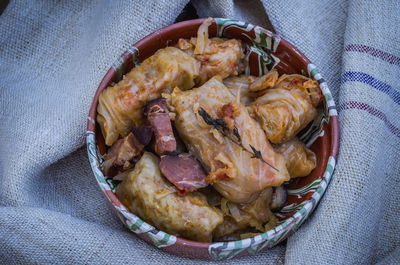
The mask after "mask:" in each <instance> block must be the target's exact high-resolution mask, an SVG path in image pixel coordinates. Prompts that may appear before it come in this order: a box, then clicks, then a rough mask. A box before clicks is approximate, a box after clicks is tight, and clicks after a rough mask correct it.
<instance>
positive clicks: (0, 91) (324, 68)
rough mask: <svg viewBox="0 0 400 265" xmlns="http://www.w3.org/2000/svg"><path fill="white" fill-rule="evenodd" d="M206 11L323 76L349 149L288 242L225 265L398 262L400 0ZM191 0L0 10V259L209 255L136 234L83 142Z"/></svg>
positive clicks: (101, 260) (207, 6) (244, 4)
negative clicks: (97, 96) (121, 73)
mask: <svg viewBox="0 0 400 265" xmlns="http://www.w3.org/2000/svg"><path fill="white" fill-rule="evenodd" d="M192 2H193V5H194V6H195V7H196V9H197V12H198V14H199V16H201V17H207V16H214V17H229V18H238V19H241V20H245V21H248V22H252V23H255V24H258V25H266V15H265V14H266V13H267V14H268V16H269V18H270V20H271V22H272V24H273V26H274V28H275V30H276V31H277V33H278V34H280V35H281V36H283V37H284V38H285V39H287V40H289V41H290V42H292V43H293V44H294V45H295V46H297V47H298V48H299V49H300V50H301V51H303V52H304V53H305V55H306V56H307V57H308V58H309V59H310V60H311V61H312V62H313V63H314V64H315V65H317V66H318V67H319V69H320V72H321V73H322V74H323V75H324V77H325V78H326V79H327V81H328V84H329V86H330V89H331V91H332V92H333V95H334V98H335V101H336V103H337V106H338V109H339V120H340V129H341V141H340V152H339V158H338V162H337V168H336V171H335V174H334V177H333V179H332V181H331V184H330V186H329V188H328V190H327V192H326V194H325V196H324V198H323V199H322V201H321V203H320V205H319V207H318V208H317V210H316V211H315V212H314V213H313V215H312V216H311V217H310V218H309V219H308V220H307V221H306V222H305V223H304V224H303V225H302V227H301V228H300V229H299V230H298V232H297V233H296V234H294V235H293V236H292V237H291V238H290V239H289V240H288V241H287V243H286V242H285V243H283V244H281V245H279V246H277V247H275V248H273V249H271V250H268V251H264V252H262V253H259V254H257V255H255V256H250V257H246V258H242V259H237V260H232V261H229V262H222V263H233V264H235V263H238V264H239V263H241V264H242V263H252V264H267V263H268V264H271V263H278V264H282V263H287V264H372V263H381V264H396V263H397V264H399V263H400V246H399V241H400V222H399V216H400V215H399V206H400V205H399V203H400V197H399V194H400V188H399V187H400V176H399V175H400V152H399V151H400V119H399V116H400V83H399V76H400V30H399V27H400V4H399V3H400V2H399V1H395V0H393V1H389V0H385V1H360V0H359V1H357V0H349V1H338V0H327V1H318V0H309V1H300V0H299V1H295V0H289V1H266V0H264V1H257V0H252V1H229V0H224V1H213V0H209V1H200V0H196V1H192ZM187 3H188V0H179V1H165V0H163V1H154V2H153V1H144V0H142V1H122V0H118V1H78V0H77V1H46V0H42V1H11V2H10V4H9V5H8V7H7V8H6V10H5V11H4V13H3V14H2V15H1V16H0V110H1V112H0V143H1V145H0V246H1V247H0V263H4V264H30V263H40V264H42V263H43V264H44V263H48V264H50V263H51V264H57V263H68V264H78V263H80V264H83V263H85V264H111V263H145V264H148V263H152V264H176V263H185V264H186V263H201V262H202V261H194V260H188V259H185V258H181V257H176V256H173V255H170V254H167V253H164V252H162V251H159V250H157V249H155V248H154V247H151V246H149V245H147V244H146V243H143V242H142V241H141V240H139V239H137V238H136V237H135V236H134V235H133V234H132V233H131V232H129V231H128V230H127V229H126V228H125V227H123V226H122V224H121V223H120V221H119V220H118V219H117V218H116V217H115V216H114V215H113V213H112V212H111V211H110V209H109V207H108V205H107V202H106V199H105V198H104V197H103V195H102V193H101V191H100V189H99V188H98V186H97V184H96V182H95V180H94V177H93V175H92V173H91V170H90V166H89V162H88V160H87V156H86V149H85V147H84V134H85V128H86V117H87V114H88V110H89V106H90V103H91V99H92V97H93V95H94V92H95V90H96V88H97V86H98V84H99V82H100V80H101V79H102V77H103V76H104V74H105V73H106V71H107V70H108V68H109V67H110V65H111V64H112V63H113V62H114V60H115V59H116V58H117V57H118V56H119V55H120V54H121V53H122V52H123V51H124V50H125V49H126V48H127V47H128V45H129V44H132V43H134V42H136V41H137V40H139V39H140V38H142V37H144V36H145V35H147V34H149V33H150V32H152V31H154V30H156V29H159V28H161V27H163V26H166V25H169V24H171V23H173V22H174V20H175V18H176V17H177V16H178V15H179V13H180V12H181V11H182V9H183V8H184V6H185V5H186V4H187Z"/></svg>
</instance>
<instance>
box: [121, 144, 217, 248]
mask: <svg viewBox="0 0 400 265" xmlns="http://www.w3.org/2000/svg"><path fill="white" fill-rule="evenodd" d="M159 162H160V160H159V158H158V157H156V156H155V155H153V154H152V153H149V152H146V153H144V154H143V156H142V158H141V159H140V160H139V162H137V164H136V165H135V168H134V170H133V171H131V172H130V173H129V175H128V176H127V177H126V178H125V180H124V181H123V182H121V184H120V185H119V186H118V188H117V191H116V195H117V197H118V199H119V200H120V201H121V202H122V203H123V204H124V205H125V206H126V207H127V208H128V209H129V210H130V211H131V212H132V213H135V214H137V215H138V216H140V217H141V218H142V219H143V220H145V221H146V222H148V223H150V224H153V225H155V226H156V227H157V228H159V229H161V230H163V231H165V232H167V233H170V234H173V235H178V236H182V237H185V238H188V239H192V240H197V241H203V242H208V241H211V239H212V232H213V230H214V229H215V227H216V226H218V225H219V224H221V223H222V221H223V217H222V214H221V213H220V212H219V210H217V209H216V208H215V207H212V206H210V205H209V204H208V203H207V199H206V198H205V196H204V195H202V194H201V193H199V192H193V193H189V194H187V195H186V196H184V197H181V196H178V195H177V190H176V188H175V187H174V186H173V185H172V184H171V183H169V182H168V181H167V180H166V179H165V178H164V177H163V176H162V175H161V172H160V169H159V166H158V165H159Z"/></svg>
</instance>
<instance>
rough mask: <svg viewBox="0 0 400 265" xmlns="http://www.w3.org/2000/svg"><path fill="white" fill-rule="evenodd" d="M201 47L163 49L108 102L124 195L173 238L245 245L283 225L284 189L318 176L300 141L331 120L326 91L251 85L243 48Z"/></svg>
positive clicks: (114, 164)
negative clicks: (315, 124) (324, 112)
mask: <svg viewBox="0 0 400 265" xmlns="http://www.w3.org/2000/svg"><path fill="white" fill-rule="evenodd" d="M210 24H211V19H207V20H205V22H204V23H203V24H202V25H201V26H200V27H199V30H198V35H197V38H191V39H180V40H179V41H178V42H177V43H176V44H175V45H174V46H170V47H167V48H164V49H159V50H158V51H157V52H156V53H155V54H154V55H152V56H151V57H149V58H147V59H146V60H144V61H143V62H142V63H141V64H140V65H139V66H137V67H135V68H133V69H132V70H131V71H130V72H129V73H127V74H126V75H125V76H124V77H123V79H122V80H121V81H120V82H118V83H117V84H113V85H111V86H109V87H107V88H106V89H105V90H104V91H103V92H102V93H101V94H100V97H99V104H98V107H97V123H98V124H99V126H100V128H101V131H102V134H103V136H104V139H105V143H106V145H107V146H108V149H107V152H106V154H105V155H104V156H103V159H104V160H103V163H102V170H103V172H104V175H105V176H106V177H107V178H112V179H113V180H114V181H115V182H117V183H119V184H118V186H117V188H116V196H117V197H118V198H119V200H120V201H121V202H122V203H123V204H124V205H125V206H126V207H127V208H128V209H129V210H130V211H131V212H132V213H134V214H136V215H137V216H139V217H140V218H142V219H143V220H144V221H146V222H148V223H149V224H151V225H153V226H155V227H156V228H158V229H161V230H163V231H165V232H167V233H170V234H173V235H176V236H180V237H183V238H186V239H191V240H195V241H201V242H212V241H228V240H238V239H243V238H247V237H251V236H254V235H256V234H259V233H263V232H265V231H267V230H269V229H271V228H273V227H275V226H276V225H277V217H276V216H275V214H274V212H275V211H277V210H279V209H280V208H282V207H283V205H284V204H285V200H286V195H287V194H286V189H285V184H286V183H287V182H288V181H290V180H291V179H294V178H298V177H304V176H307V175H309V174H310V172H311V171H312V170H313V169H314V168H315V167H316V163H317V157H316V155H315V154H314V153H313V151H311V150H310V149H309V148H307V147H306V146H305V144H304V143H302V142H301V141H300V140H299V139H298V138H297V134H298V133H299V132H300V131H301V130H303V129H304V128H306V127H307V125H308V124H310V122H312V121H313V120H314V119H316V117H317V115H318V113H319V112H320V111H321V106H320V105H321V102H322V94H321V90H320V88H319V85H318V82H316V81H314V80H312V79H310V78H308V77H306V76H303V75H298V74H292V75H281V76H279V73H278V71H276V70H275V69H272V70H270V71H269V72H268V73H267V74H265V75H263V76H251V75H245V74H244V69H245V67H246V64H247V62H246V59H245V56H244V50H243V49H244V48H243V45H242V43H241V41H240V40H237V39H225V38H209V36H208V27H209V25H210Z"/></svg>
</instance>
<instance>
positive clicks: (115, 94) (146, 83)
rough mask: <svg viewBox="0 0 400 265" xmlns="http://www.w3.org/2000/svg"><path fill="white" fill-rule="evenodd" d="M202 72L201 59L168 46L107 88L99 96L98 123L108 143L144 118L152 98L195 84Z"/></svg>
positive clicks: (125, 133) (110, 143)
mask: <svg viewBox="0 0 400 265" xmlns="http://www.w3.org/2000/svg"><path fill="white" fill-rule="evenodd" d="M198 75H199V62H198V61H196V60H195V59H194V58H193V57H191V56H189V55H188V54H186V53H185V52H182V51H181V50H179V49H177V48H174V47H168V48H165V49H160V50H158V51H157V52H156V53H155V54H154V55H153V56H151V57H149V58H147V59H146V60H144V61H143V62H142V63H141V64H140V65H139V66H138V67H135V68H133V69H132V70H131V71H130V72H129V73H128V74H127V75H125V76H124V78H123V80H121V81H120V82H119V83H118V84H116V85H114V86H110V87H108V88H106V89H105V90H104V91H103V92H102V93H101V94H100V97H99V105H98V106H97V113H98V115H97V122H98V123H99V125H100V128H101V130H102V133H103V136H104V138H105V142H106V144H107V145H109V146H110V145H112V144H113V143H114V142H115V141H116V140H117V139H118V137H119V135H121V136H126V135H127V134H128V133H129V131H130V129H131V127H132V126H133V125H135V126H138V125H140V124H141V123H142V120H143V110H142V108H143V106H144V105H145V104H146V103H147V102H148V101H150V100H152V99H155V98H157V97H159V96H160V95H161V93H162V92H170V90H171V89H173V88H174V87H176V86H178V87H180V88H181V89H188V88H191V87H193V85H194V79H195V78H197V77H198Z"/></svg>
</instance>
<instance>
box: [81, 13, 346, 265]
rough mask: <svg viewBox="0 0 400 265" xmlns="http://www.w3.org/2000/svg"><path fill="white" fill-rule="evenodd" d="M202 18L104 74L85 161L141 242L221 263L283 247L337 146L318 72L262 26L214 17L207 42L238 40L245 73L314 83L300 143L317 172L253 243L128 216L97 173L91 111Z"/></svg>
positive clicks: (148, 41) (321, 187)
mask: <svg viewBox="0 0 400 265" xmlns="http://www.w3.org/2000/svg"><path fill="white" fill-rule="evenodd" d="M203 21H204V19H196V20H189V21H184V22H180V23H177V24H173V25H171V26H168V27H165V28H163V29H161V30H159V31H157V32H155V33H153V34H150V35H148V36H147V37H145V38H143V39H142V40H140V41H139V42H137V43H136V44H134V45H132V46H131V47H130V48H129V49H128V50H127V51H126V52H125V53H124V54H123V55H122V56H121V57H120V58H119V59H118V60H117V61H116V62H115V63H114V64H113V65H112V67H111V68H110V69H109V71H108V72H107V74H106V75H105V77H104V78H103V80H102V81H101V83H100V85H99V87H98V89H97V91H96V94H95V96H94V99H93V103H92V106H91V108H90V112H89V117H88V123H87V133H86V142H87V150H88V155H89V161H90V164H91V167H92V170H93V173H94V175H95V177H96V180H97V182H98V184H99V186H100V188H101V190H102V191H103V192H104V194H105V195H106V197H107V199H108V200H109V201H110V203H111V206H112V209H114V210H115V212H116V214H117V215H118V216H119V218H120V219H121V221H122V222H123V223H124V224H125V225H126V226H127V227H128V228H129V229H130V230H131V231H133V232H134V233H135V234H136V235H138V236H139V237H141V238H142V239H144V240H145V241H146V242H148V243H151V244H154V245H155V246H156V247H158V248H162V249H163V250H166V251H168V252H170V253H174V254H177V255H181V256H186V257H190V258H199V259H215V260H223V259H230V258H233V257H239V256H244V255H248V254H254V253H258V252H259V251H261V250H263V249H267V248H271V247H273V246H275V245H276V244H278V243H280V242H282V241H283V240H284V239H286V238H287V237H288V236H289V235H290V234H292V233H293V232H294V231H296V230H297V229H298V227H299V226H300V225H301V224H302V223H303V222H304V220H305V219H306V218H307V217H308V216H309V215H310V214H311V212H312V211H313V210H314V209H315V207H316V206H317V204H318V202H319V200H320V199H321V197H322V196H323V194H324V192H325V190H326V188H327V186H328V184H329V182H330V179H331V176H332V173H333V170H334V168H335V163H336V157H337V152H338V143H339V127H338V119H337V112H336V108H335V103H334V101H333V98H332V95H331V93H330V91H329V89H328V86H327V83H326V82H325V80H324V79H323V78H322V76H321V74H320V73H319V72H318V70H317V68H316V67H315V66H314V65H313V64H311V62H310V61H309V60H308V59H307V58H306V57H305V56H304V55H303V54H302V53H301V52H300V51H298V50H297V49H296V48H295V47H293V46H292V45H291V44H290V43H288V42H287V41H285V40H284V39H282V38H281V37H279V36H277V35H275V34H273V33H271V32H270V31H267V30H265V29H263V28H261V27H258V26H254V25H252V24H249V23H245V22H241V21H237V20H232V19H221V18H215V19H214V22H213V24H212V25H211V26H210V27H209V34H210V37H213V36H219V37H227V38H237V39H241V40H242V42H243V43H244V44H245V45H246V57H247V58H248V60H249V62H250V63H249V66H248V67H247V69H246V73H247V74H250V73H251V74H252V75H262V74H264V73H266V72H267V71H268V70H270V69H271V68H276V69H277V70H278V72H279V73H280V74H284V73H286V74H293V73H300V74H304V75H308V76H310V77H311V78H313V79H315V80H317V81H318V82H319V84H320V87H321V89H322V92H323V95H324V106H323V110H322V111H321V114H320V115H319V117H318V118H317V119H316V120H315V121H314V122H313V123H312V124H311V126H309V127H308V128H306V129H305V130H303V131H302V132H301V133H300V135H299V138H300V139H301V140H302V141H303V142H304V143H306V144H307V146H309V147H310V148H311V149H312V150H313V151H314V152H315V153H316V155H317V168H316V169H314V170H313V172H311V174H310V175H309V176H307V177H304V178H298V179H295V180H294V181H292V182H290V184H289V185H288V200H287V202H286V205H285V206H284V207H283V208H282V209H281V210H280V212H279V213H278V214H277V216H278V219H279V224H278V226H276V227H275V228H274V229H271V230H269V231H267V232H265V233H262V234H260V235H257V236H255V237H252V238H248V239H244V240H239V241H231V242H213V243H202V242H195V241H191V240H187V239H183V238H179V237H176V236H173V235H169V234H167V233H165V232H163V231H160V230H158V229H156V228H154V227H153V226H151V225H150V224H147V223H146V222H144V221H142V220H141V219H140V218H139V217H137V216H136V215H134V214H132V213H130V212H129V210H128V209H127V208H126V207H125V206H124V205H122V204H121V202H120V201H119V200H118V198H117V197H116V196H115V194H114V192H115V183H114V182H113V181H112V180H107V179H106V178H105V177H104V175H103V173H102V171H101V167H102V155H104V153H105V151H106V148H105V144H104V138H103V136H102V134H101V130H100V129H99V127H98V125H97V124H96V115H97V113H96V109H97V104H98V97H99V94H100V93H101V92H102V91H103V90H104V89H105V88H106V87H107V86H109V85H110V84H111V83H112V82H118V81H119V80H121V79H122V76H123V75H124V74H125V73H127V72H129V71H130V70H131V69H132V68H133V67H135V66H136V65H138V63H139V62H140V61H143V60H144V59H146V58H147V57H149V56H151V55H152V54H154V52H155V51H156V50H158V49H160V48H164V47H166V46H168V45H171V44H174V43H176V42H177V40H178V39H179V38H190V37H194V36H196V33H197V29H198V27H199V26H200V24H201V23H202V22H203Z"/></svg>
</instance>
